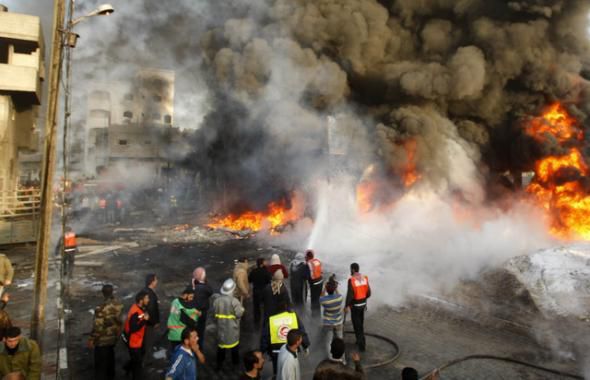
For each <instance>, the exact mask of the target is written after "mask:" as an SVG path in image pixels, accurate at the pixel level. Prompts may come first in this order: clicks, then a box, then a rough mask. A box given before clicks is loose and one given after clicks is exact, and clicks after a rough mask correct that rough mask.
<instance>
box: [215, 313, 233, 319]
mask: <svg viewBox="0 0 590 380" xmlns="http://www.w3.org/2000/svg"><path fill="white" fill-rule="evenodd" d="M215 318H219V319H236V316H235V315H228V314H215Z"/></svg>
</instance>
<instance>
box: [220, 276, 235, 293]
mask: <svg viewBox="0 0 590 380" xmlns="http://www.w3.org/2000/svg"><path fill="white" fill-rule="evenodd" d="M234 290H236V283H235V282H234V280H232V279H231V278H228V279H227V280H225V281H224V282H223V285H222V286H221V294H223V295H225V296H231V295H232V294H233V293H234Z"/></svg>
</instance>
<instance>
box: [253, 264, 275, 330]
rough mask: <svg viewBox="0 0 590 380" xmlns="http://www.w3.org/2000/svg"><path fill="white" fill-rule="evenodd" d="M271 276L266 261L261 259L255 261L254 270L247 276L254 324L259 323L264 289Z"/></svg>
mask: <svg viewBox="0 0 590 380" xmlns="http://www.w3.org/2000/svg"><path fill="white" fill-rule="evenodd" d="M271 279H272V276H271V275H270V273H269V272H268V269H267V268H266V260H265V259H264V258H262V257H260V258H258V259H257V260H256V268H255V269H253V270H252V271H251V272H250V274H249V275H248V282H250V283H251V284H252V305H253V307H254V323H255V324H256V325H258V324H259V323H260V316H261V312H260V309H261V308H262V305H263V300H264V288H266V286H267V285H268V284H270V281H271Z"/></svg>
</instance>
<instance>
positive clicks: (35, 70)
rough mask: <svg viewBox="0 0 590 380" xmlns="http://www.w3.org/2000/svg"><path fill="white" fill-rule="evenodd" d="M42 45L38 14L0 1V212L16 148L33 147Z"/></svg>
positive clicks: (13, 182) (9, 190) (8, 194)
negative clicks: (12, 9)
mask: <svg viewBox="0 0 590 380" xmlns="http://www.w3.org/2000/svg"><path fill="white" fill-rule="evenodd" d="M43 48H44V47H43V32H42V28H41V20H40V18H39V17H37V16H29V15H25V14H18V13H11V12H8V10H7V9H6V7H4V6H1V5H0V214H6V213H7V212H8V209H9V208H10V207H11V206H12V205H11V203H14V202H16V201H11V199H15V198H14V197H15V196H14V194H15V191H16V190H17V187H18V180H19V165H18V155H19V152H34V151H36V150H37V146H38V142H39V137H38V133H37V132H36V121H37V116H38V108H39V107H38V106H39V105H40V104H41V95H42V81H43V79H44V75H45V71H44V62H43Z"/></svg>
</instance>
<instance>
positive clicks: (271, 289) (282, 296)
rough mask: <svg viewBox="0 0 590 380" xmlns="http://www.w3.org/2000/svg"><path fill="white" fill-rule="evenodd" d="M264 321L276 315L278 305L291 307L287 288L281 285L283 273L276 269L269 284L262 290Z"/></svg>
mask: <svg viewBox="0 0 590 380" xmlns="http://www.w3.org/2000/svg"><path fill="white" fill-rule="evenodd" d="M263 299H264V319H265V320H266V319H268V317H270V316H271V315H273V314H276V313H277V310H278V305H279V304H281V303H285V304H287V305H291V298H289V292H288V291H287V287H286V286H285V284H284V283H283V271H282V270H280V269H278V270H277V271H276V272H275V273H274V274H273V275H272V280H271V281H270V284H268V285H267V286H266V288H264V294H263Z"/></svg>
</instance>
